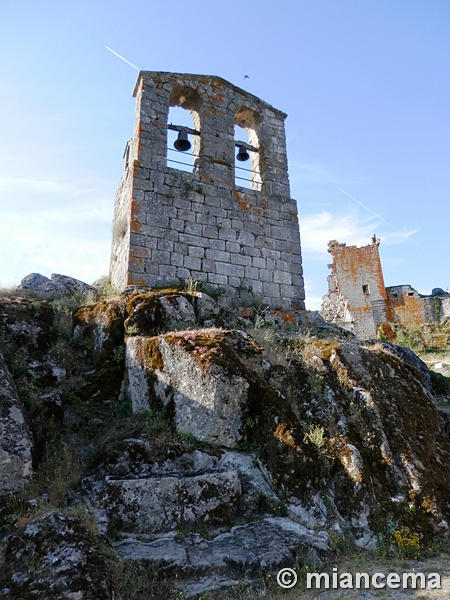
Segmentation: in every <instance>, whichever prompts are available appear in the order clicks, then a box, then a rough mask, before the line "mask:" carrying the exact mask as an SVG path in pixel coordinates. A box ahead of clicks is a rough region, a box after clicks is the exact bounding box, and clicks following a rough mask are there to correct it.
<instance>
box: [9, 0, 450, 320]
mask: <svg viewBox="0 0 450 600" xmlns="http://www.w3.org/2000/svg"><path fill="white" fill-rule="evenodd" d="M449 32H450V2H449V1H448V0H295V1H294V0H279V1H278V2H276V3H275V2H268V1H266V0H258V1H256V0H246V1H245V0H241V1H236V0H227V2H223V3H214V2H207V1H206V0H190V1H189V2H186V1H181V0H172V1H171V0H167V1H166V2H156V1H153V0H147V1H142V0H128V1H127V2H123V1H122V2H119V1H117V0H108V1H100V0H97V1H96V0H89V1H88V0H78V1H77V2H69V1H68V0H58V1H56V0H55V1H50V0H39V1H36V0H33V1H30V0H17V1H16V2H12V1H11V0H6V1H5V2H4V3H2V18H1V23H0V50H1V57H2V58H1V61H0V210H1V219H0V284H1V285H3V286H8V285H11V284H13V283H18V282H19V281H20V279H21V278H22V277H24V276H25V275H27V274H28V273H30V272H40V273H43V274H44V275H47V276H50V274H51V273H52V272H56V273H64V274H67V275H72V276H74V277H77V278H80V279H83V280H85V281H88V282H92V281H94V280H95V279H97V278H98V277H100V276H102V275H104V274H106V273H107V271H108V264H109V252H110V239H111V226H112V211H113V204H114V196H115V190H116V187H117V185H118V183H119V180H120V177H121V174H122V168H123V162H122V155H123V150H124V147H125V143H126V141H127V140H128V139H129V138H130V137H131V134H132V129H133V119H134V99H133V98H132V97H131V93H132V90H133V87H134V83H135V80H136V76H137V72H136V71H135V70H134V69H133V68H132V67H130V66H129V65H128V64H126V63H125V62H123V61H122V60H120V59H119V58H117V57H116V56H114V55H113V54H112V53H111V52H109V51H108V50H106V48H105V45H106V46H109V47H110V48H112V49H113V50H114V51H116V52H117V53H119V54H120V55H122V56H124V57H125V58H126V59H127V60H129V61H130V62H132V63H133V64H135V65H137V66H138V67H139V68H141V69H143V70H150V71H156V70H161V71H174V72H186V73H200V74H215V75H219V76H221V77H223V78H224V79H227V80H228V81H230V82H232V83H234V84H235V85H238V86H240V87H243V88H244V89H246V90H247V91H249V92H251V93H253V94H255V95H257V96H259V97H260V98H262V99H263V100H265V101H267V102H269V103H270V104H272V105H273V106H275V107H276V108H279V109H281V110H283V111H285V112H286V113H288V118H287V120H286V132H287V141H288V159H289V173H290V181H291V195H292V197H293V198H295V199H296V200H297V201H298V210H299V216H300V229H301V236H302V251H303V264H304V273H305V280H306V284H307V300H306V301H307V307H308V308H310V309H314V308H318V307H319V305H320V297H321V296H322V295H323V294H324V293H325V292H326V288H327V283H326V277H327V275H328V273H329V270H328V269H327V263H328V262H330V255H329V254H328V253H327V243H328V241H329V240H330V239H337V240H338V241H340V242H347V244H349V245H350V244H358V245H361V244H366V243H369V242H370V237H371V234H372V233H373V232H376V233H377V235H378V237H380V238H381V240H382V243H381V246H380V253H381V258H382V263H383V270H384V276H385V283H386V285H396V284H402V283H410V284H411V285H413V286H414V287H415V288H416V289H418V291H419V292H420V293H423V294H426V293H430V292H431V289H432V288H433V287H442V288H444V289H446V288H450V277H449V269H448V262H449V258H450V257H449V250H448V241H447V239H448V230H449V225H450V220H449V193H450V35H449ZM244 75H248V76H249V78H248V79H245V80H244Z"/></svg>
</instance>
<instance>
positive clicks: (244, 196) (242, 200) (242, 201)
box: [233, 190, 250, 211]
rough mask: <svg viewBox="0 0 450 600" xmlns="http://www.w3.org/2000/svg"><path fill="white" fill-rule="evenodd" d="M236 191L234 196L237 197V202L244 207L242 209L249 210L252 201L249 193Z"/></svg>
mask: <svg viewBox="0 0 450 600" xmlns="http://www.w3.org/2000/svg"><path fill="white" fill-rule="evenodd" d="M233 193H234V197H235V198H236V201H237V203H238V204H239V206H240V207H241V208H242V210H245V211H247V210H249V209H250V201H249V199H248V196H247V194H242V197H241V194H240V193H239V192H238V191H237V190H233Z"/></svg>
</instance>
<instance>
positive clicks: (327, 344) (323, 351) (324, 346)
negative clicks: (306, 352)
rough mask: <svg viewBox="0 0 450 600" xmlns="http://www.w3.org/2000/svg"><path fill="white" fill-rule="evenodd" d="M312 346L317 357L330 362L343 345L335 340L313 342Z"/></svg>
mask: <svg viewBox="0 0 450 600" xmlns="http://www.w3.org/2000/svg"><path fill="white" fill-rule="evenodd" d="M311 346H312V348H314V351H315V354H316V356H318V357H319V358H321V359H322V360H330V358H331V357H332V356H333V354H336V351H337V350H339V348H340V347H341V345H340V344H339V342H336V341H335V340H312V341H311Z"/></svg>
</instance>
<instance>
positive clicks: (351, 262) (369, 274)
mask: <svg viewBox="0 0 450 600" xmlns="http://www.w3.org/2000/svg"><path fill="white" fill-rule="evenodd" d="M378 246H379V240H377V239H376V237H375V236H374V238H373V240H372V244H370V245H368V246H363V247H361V248H357V247H356V246H346V245H345V244H339V243H338V242H337V241H335V240H333V241H331V242H329V249H328V251H329V252H330V253H331V255H332V257H333V263H332V264H330V265H328V266H329V267H330V268H331V269H332V273H331V275H329V277H328V293H327V294H326V296H324V298H323V304H322V309H321V314H322V316H323V317H324V318H325V319H326V320H328V321H330V322H333V323H337V324H338V325H340V326H341V327H343V328H345V329H348V330H350V331H352V332H353V333H354V334H355V335H356V336H357V337H359V338H361V339H368V338H374V337H375V336H376V335H377V330H378V326H379V325H381V324H383V323H398V324H402V325H411V324H413V325H423V324H425V323H439V322H444V321H445V320H446V319H447V318H448V317H449V316H450V297H447V296H445V295H441V296H438V295H434V296H433V295H432V296H422V295H420V294H419V293H418V292H417V291H416V290H415V289H414V288H413V287H411V286H410V285H396V286H391V287H388V288H385V287H384V279H383V272H382V269H381V262H380V255H379V251H378Z"/></svg>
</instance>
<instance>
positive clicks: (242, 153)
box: [236, 146, 250, 162]
mask: <svg viewBox="0 0 450 600" xmlns="http://www.w3.org/2000/svg"><path fill="white" fill-rule="evenodd" d="M236 158H237V160H240V161H241V162H244V161H245V160H248V159H249V158H250V154H249V153H248V152H247V150H246V148H245V146H239V150H238V153H237V154H236Z"/></svg>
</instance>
